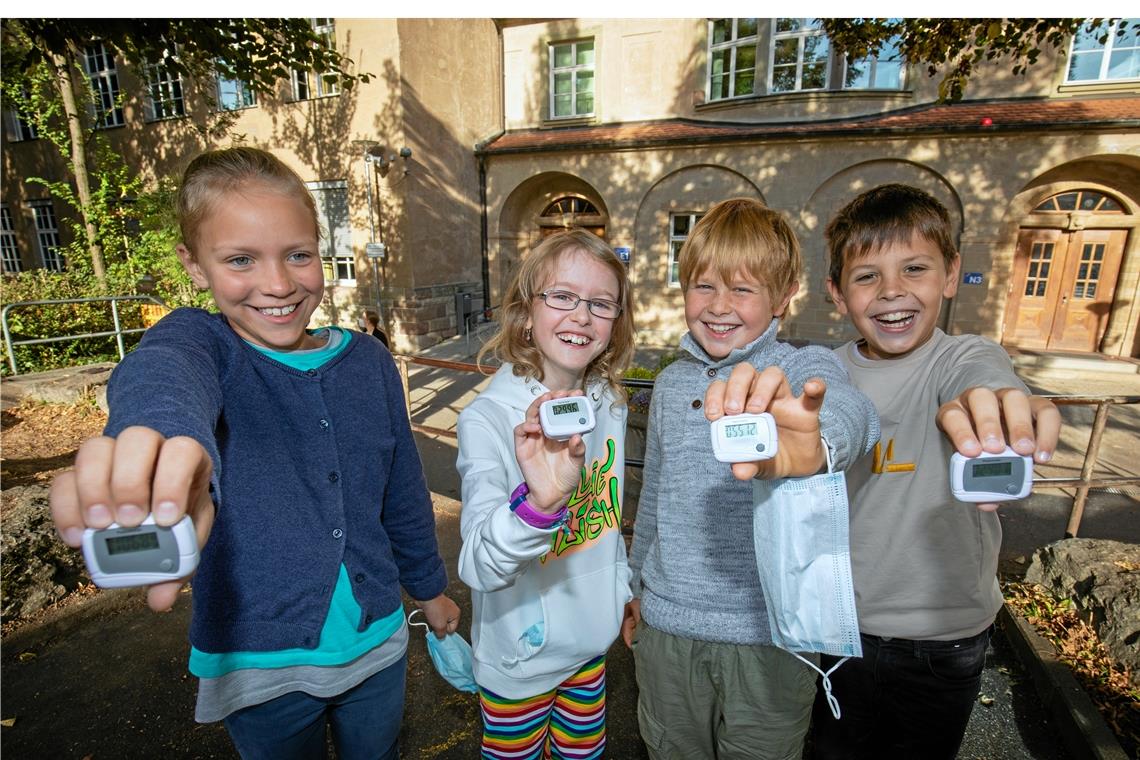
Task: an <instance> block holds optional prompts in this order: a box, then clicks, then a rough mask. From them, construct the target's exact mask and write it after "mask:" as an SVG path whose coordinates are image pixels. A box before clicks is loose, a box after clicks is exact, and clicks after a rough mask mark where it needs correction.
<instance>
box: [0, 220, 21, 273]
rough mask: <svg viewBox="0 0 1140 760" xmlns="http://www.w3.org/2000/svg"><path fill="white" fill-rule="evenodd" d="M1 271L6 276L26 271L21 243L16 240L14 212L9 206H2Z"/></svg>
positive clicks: (0, 236) (0, 233)
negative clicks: (21, 252) (21, 253)
mask: <svg viewBox="0 0 1140 760" xmlns="http://www.w3.org/2000/svg"><path fill="white" fill-rule="evenodd" d="M0 269H2V271H3V272H4V273H5V274H15V273H17V272H22V271H23V270H24V262H23V259H22V258H21V257H20V241H19V240H18V239H17V238H16V227H15V224H14V221H13V219H12V210H11V209H10V208H8V204H7V203H5V204H2V205H0Z"/></svg>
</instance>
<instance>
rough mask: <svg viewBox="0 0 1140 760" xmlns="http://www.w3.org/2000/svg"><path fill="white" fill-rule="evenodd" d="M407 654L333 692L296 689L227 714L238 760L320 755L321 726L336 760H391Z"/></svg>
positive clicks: (295, 759)
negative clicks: (328, 735) (327, 730)
mask: <svg viewBox="0 0 1140 760" xmlns="http://www.w3.org/2000/svg"><path fill="white" fill-rule="evenodd" d="M406 675H407V655H406V654H405V655H404V656H403V657H401V658H400V659H399V660H397V661H396V662H394V663H392V664H391V665H389V666H388V667H386V668H384V669H383V670H381V671H380V672H379V673H376V674H375V675H373V676H371V677H369V678H368V679H366V680H365V681H363V682H362V683H360V684H358V685H357V686H354V687H353V688H351V689H349V690H348V691H346V692H344V693H343V694H338V695H336V696H335V697H314V696H312V695H310V694H306V693H304V692H302V691H293V692H289V693H288V694H283V695H282V696H280V697H278V698H277V699H271V700H269V701H268V702H264V703H262V704H260V705H253V706H252V707H246V708H244V709H241V710H238V711H236V712H233V713H231V714H230V715H229V716H227V717H226V719H225V724H226V730H227V731H229V733H230V738H231V739H232V740H233V743H234V746H235V747H237V750H238V752H239V753H241V756H242V758H244V760H262V759H264V760H309V759H310V758H322V760H323V758H326V757H328V750H327V749H326V746H325V725H326V723H327V724H328V725H329V726H331V727H332V738H333V744H334V745H335V746H336V753H337V758H338V760H376V759H377V758H383V759H384V760H396V759H397V758H398V757H399V751H398V750H399V746H398V741H399V738H400V724H401V723H402V722H403V718H404V683H405V679H406Z"/></svg>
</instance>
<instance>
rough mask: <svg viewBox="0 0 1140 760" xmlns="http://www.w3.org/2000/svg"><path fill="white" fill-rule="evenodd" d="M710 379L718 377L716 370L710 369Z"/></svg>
mask: <svg viewBox="0 0 1140 760" xmlns="http://www.w3.org/2000/svg"><path fill="white" fill-rule="evenodd" d="M709 377H716V370H715V369H711V368H710V369H709Z"/></svg>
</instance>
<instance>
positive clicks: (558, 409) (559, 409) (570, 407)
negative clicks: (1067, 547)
mask: <svg viewBox="0 0 1140 760" xmlns="http://www.w3.org/2000/svg"><path fill="white" fill-rule="evenodd" d="M553 409H554V413H555V414H577V413H578V402H576V401H569V402H567V403H565V404H554V406H553Z"/></svg>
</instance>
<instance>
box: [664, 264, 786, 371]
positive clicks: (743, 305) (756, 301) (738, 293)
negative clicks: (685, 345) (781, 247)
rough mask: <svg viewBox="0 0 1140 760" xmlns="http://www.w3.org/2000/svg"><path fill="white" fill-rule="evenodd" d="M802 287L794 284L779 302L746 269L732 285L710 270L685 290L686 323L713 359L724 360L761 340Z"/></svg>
mask: <svg viewBox="0 0 1140 760" xmlns="http://www.w3.org/2000/svg"><path fill="white" fill-rule="evenodd" d="M798 289H799V284H798V283H794V284H793V285H792V286H791V287H790V288H789V289H788V292H787V293H785V294H784V295H783V296H782V297H781V298H780V299H779V301H777V302H773V301H772V298H771V297H770V296H769V294H768V288H767V287H765V286H764V285H763V284H761V283H760V281H759V280H757V279H756V278H755V277H753V276H752V275H751V274H749V273H748V272H746V271H744V270H739V271H738V272H737V273H736V274H735V275H734V276H733V277H732V281H731V282H727V283H726V282H725V281H724V280H723V279H722V278H721V276H720V274H719V273H717V272H716V271H714V270H712V269H706V270H705V271H704V272H702V273H701V274H700V275H699V276H697V277H694V278H692V280H691V281H690V282H689V284H688V287H687V288H686V289H685V322H686V323H688V326H689V332H690V334H691V335H692V336H693V339H694V340H696V341H697V343H699V344H700V345H701V348H703V349H704V350H705V353H707V354H708V355H709V356H710V357H711V358H713V359H718V360H719V359H723V358H725V357H726V356H728V355H729V353H731V352H732V350H733V349H736V348H743V347H744V346H747V345H748V344H749V343H751V342H752V341H754V340H756V339H757V338H759V337H760V336H761V335H763V334H764V331H765V330H767V329H768V325H769V324H771V323H772V318H773V317H778V316H781V315H782V314H783V313H784V310H785V309H786V308H787V307H788V302H789V301H791V300H792V296H793V295H795V293H796V290H798Z"/></svg>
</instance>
